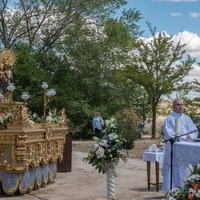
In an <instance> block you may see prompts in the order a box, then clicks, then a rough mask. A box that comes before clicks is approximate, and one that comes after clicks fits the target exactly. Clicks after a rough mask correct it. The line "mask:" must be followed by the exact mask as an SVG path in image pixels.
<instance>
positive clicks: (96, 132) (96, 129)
mask: <svg viewBox="0 0 200 200" xmlns="http://www.w3.org/2000/svg"><path fill="white" fill-rule="evenodd" d="M94 134H95V136H97V137H98V138H102V130H101V129H98V128H95V129H94Z"/></svg>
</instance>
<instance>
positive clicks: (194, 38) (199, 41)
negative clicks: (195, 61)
mask: <svg viewBox="0 0 200 200" xmlns="http://www.w3.org/2000/svg"><path fill="white" fill-rule="evenodd" d="M173 40H174V42H175V43H177V42H178V41H180V42H181V44H186V46H185V47H184V49H185V51H186V52H187V54H188V55H190V56H192V57H194V58H198V57H200V36H198V35H197V34H196V33H192V32H189V31H183V32H180V33H178V34H176V35H174V36H173Z"/></svg>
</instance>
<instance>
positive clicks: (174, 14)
mask: <svg viewBox="0 0 200 200" xmlns="http://www.w3.org/2000/svg"><path fill="white" fill-rule="evenodd" d="M170 15H171V16H172V17H179V16H182V13H171V14H170Z"/></svg>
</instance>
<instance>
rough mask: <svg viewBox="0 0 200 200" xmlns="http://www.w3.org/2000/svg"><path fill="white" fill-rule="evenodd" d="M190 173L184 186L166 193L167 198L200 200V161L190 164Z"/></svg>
mask: <svg viewBox="0 0 200 200" xmlns="http://www.w3.org/2000/svg"><path fill="white" fill-rule="evenodd" d="M189 170H190V175H189V176H188V177H187V178H186V180H185V185H184V187H183V188H174V189H172V190H171V191H170V192H168V193H167V194H166V198H165V200H200V163H198V164H197V165H196V166H195V167H192V165H189Z"/></svg>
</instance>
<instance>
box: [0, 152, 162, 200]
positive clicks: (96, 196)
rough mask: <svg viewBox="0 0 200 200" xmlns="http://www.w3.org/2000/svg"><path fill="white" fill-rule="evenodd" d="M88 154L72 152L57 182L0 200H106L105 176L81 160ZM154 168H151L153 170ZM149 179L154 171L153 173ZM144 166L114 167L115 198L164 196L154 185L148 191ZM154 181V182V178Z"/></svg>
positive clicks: (133, 162) (141, 199)
mask: <svg viewBox="0 0 200 200" xmlns="http://www.w3.org/2000/svg"><path fill="white" fill-rule="evenodd" d="M86 155H87V154H86V153H83V152H80V151H72V172H66V173H58V175H57V180H56V181H55V182H54V183H52V184H49V185H47V186H45V187H42V188H40V189H38V190H34V191H32V192H31V193H29V194H24V195H16V196H13V197H7V196H5V195H2V194H0V199H1V200H8V199H9V200H105V199H106V175H104V174H99V173H98V172H97V171H96V170H95V169H94V168H93V167H92V166H91V165H89V164H87V163H86V162H84V161H82V159H83V157H85V156H86ZM152 168H153V167H152ZM152 173H153V174H152V176H153V177H152V178H154V175H155V174H154V172H153V171H152ZM146 178H147V177H146V163H145V162H144V161H142V159H139V158H129V159H128V161H127V163H120V164H119V165H118V167H117V177H116V198H117V199H118V200H136V199H137V200H147V199H151V200H156V199H157V200H158V199H162V198H163V197H164V193H163V192H162V191H160V192H156V190H155V186H151V190H150V191H148V190H147V180H146ZM154 180H155V179H154Z"/></svg>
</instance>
